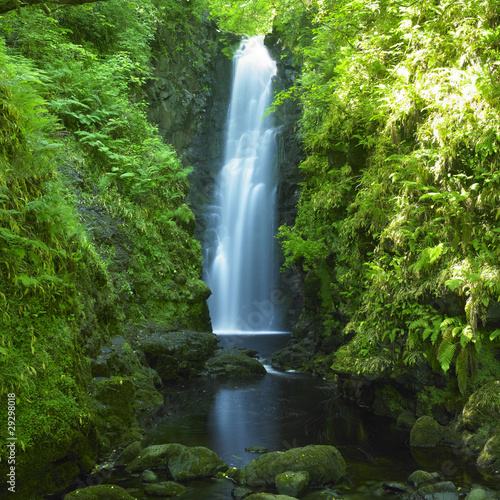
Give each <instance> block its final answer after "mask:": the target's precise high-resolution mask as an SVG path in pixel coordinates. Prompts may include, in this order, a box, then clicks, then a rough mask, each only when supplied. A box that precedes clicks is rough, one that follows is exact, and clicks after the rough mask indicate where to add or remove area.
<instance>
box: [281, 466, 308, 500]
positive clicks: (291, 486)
mask: <svg viewBox="0 0 500 500" xmlns="http://www.w3.org/2000/svg"><path fill="white" fill-rule="evenodd" d="M275 483H276V489H277V490H278V493H279V494H280V495H289V496H292V497H298V496H300V495H302V493H304V491H305V490H306V489H307V487H308V485H309V472H307V471H299V472H292V471H286V472H282V473H281V474H278V475H277V476H276V477H275Z"/></svg>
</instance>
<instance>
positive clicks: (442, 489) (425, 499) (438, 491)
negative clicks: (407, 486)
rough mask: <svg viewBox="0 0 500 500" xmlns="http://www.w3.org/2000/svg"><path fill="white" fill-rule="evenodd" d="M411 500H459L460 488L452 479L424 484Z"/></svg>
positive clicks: (411, 496)
mask: <svg viewBox="0 0 500 500" xmlns="http://www.w3.org/2000/svg"><path fill="white" fill-rule="evenodd" d="M410 500H458V489H457V487H456V486H455V485H454V484H453V483H452V482H451V481H443V482H441V483H435V484H428V485H427V486H422V487H421V488H419V489H418V490H417V491H416V492H415V493H413V494H411V495H410Z"/></svg>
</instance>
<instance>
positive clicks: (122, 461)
mask: <svg viewBox="0 0 500 500" xmlns="http://www.w3.org/2000/svg"><path fill="white" fill-rule="evenodd" d="M141 451H142V443H141V442H140V441H134V442H133V443H131V444H129V445H128V446H127V447H126V448H125V449H124V450H123V451H122V452H121V453H120V455H119V456H118V458H117V459H116V461H115V466H117V467H120V466H125V465H127V464H129V463H130V462H132V460H134V458H136V457H137V456H138V455H139V453H140V452H141Z"/></svg>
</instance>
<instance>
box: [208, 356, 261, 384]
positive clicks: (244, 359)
mask: <svg viewBox="0 0 500 500" xmlns="http://www.w3.org/2000/svg"><path fill="white" fill-rule="evenodd" d="M205 367H206V370H207V373H208V375H210V376H212V377H248V376H252V375H265V374H266V373H267V372H266V369H265V368H264V365H263V364H262V363H261V362H260V361H259V360H257V359H255V358H253V357H251V356H249V355H248V354H246V353H245V352H238V351H236V350H228V351H226V350H224V351H222V352H221V353H218V354H216V355H215V356H214V357H212V358H210V359H209V360H208V361H207V363H206V365H205Z"/></svg>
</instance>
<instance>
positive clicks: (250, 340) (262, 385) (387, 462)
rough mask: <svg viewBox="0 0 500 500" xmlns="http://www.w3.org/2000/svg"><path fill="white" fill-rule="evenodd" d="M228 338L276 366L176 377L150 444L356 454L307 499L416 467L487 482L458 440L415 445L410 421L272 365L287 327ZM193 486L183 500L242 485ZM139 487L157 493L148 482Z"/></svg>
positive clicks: (131, 481) (239, 460)
mask: <svg viewBox="0 0 500 500" xmlns="http://www.w3.org/2000/svg"><path fill="white" fill-rule="evenodd" d="M220 338H221V344H222V345H228V346H233V345H245V347H248V348H251V349H256V350H258V351H259V354H260V359H261V361H262V362H263V363H264V364H265V365H266V368H267V370H268V373H267V374H266V375H265V376H263V377H256V378H244V379H241V378H240V379H232V378H230V379H219V378H216V379H207V378H198V379H192V380H189V381H185V382H182V383H181V384H178V385H175V386H170V387H168V388H167V389H166V390H165V391H164V395H165V401H166V402H165V405H164V407H163V408H162V411H161V413H160V414H159V415H158V416H157V417H156V418H155V419H154V421H153V422H152V423H151V424H149V425H147V426H146V436H145V438H144V443H143V444H144V446H148V445H151V444H163V443H173V442H175V443H181V444H184V445H187V446H206V447H208V448H210V449H212V450H214V451H215V452H216V453H217V454H218V455H219V456H220V457H221V458H222V459H223V460H225V461H226V463H227V464H228V465H229V466H231V467H238V468H239V467H242V466H243V465H246V464H247V463H248V462H249V461H250V460H251V459H253V458H256V457H257V456H258V455H256V454H252V453H249V452H247V451H245V448H248V447H250V446H259V447H265V448H268V449H269V450H270V451H274V450H282V451H285V450H287V449H290V448H293V447H298V446H305V445H308V444H328V445H333V446H335V447H337V448H338V450H339V451H340V452H341V453H342V455H343V457H344V458H345V460H346V462H347V464H348V473H347V477H346V478H345V479H344V480H343V481H342V482H341V483H339V484H336V485H335V486H333V487H331V488H330V489H325V488H323V489H310V490H308V492H307V493H306V494H305V495H304V496H303V497H301V498H302V499H303V500H319V499H322V500H325V499H327V500H332V499H333V498H335V499H339V498H344V499H352V500H355V499H370V498H374V496H376V495H375V491H376V490H377V489H378V488H379V487H380V483H381V482H384V481H398V482H402V483H404V482H405V481H406V479H407V477H408V476H409V475H410V474H411V473H412V472H414V471H415V470H418V469H422V470H427V471H429V472H440V473H441V475H442V476H443V477H444V478H445V479H446V480H449V481H452V482H454V483H455V484H456V485H457V486H459V487H460V486H470V485H471V484H473V483H483V484H485V481H484V479H483V478H482V477H481V476H480V474H479V472H478V471H477V469H475V467H474V466H473V464H471V463H467V462H464V461H463V460H462V459H461V458H460V457H458V456H456V455H455V454H454V452H453V450H452V449H450V448H446V447H441V448H433V449H429V450H425V449H410V446H409V444H408V440H409V431H408V430H400V429H396V428H395V426H394V422H393V421H392V420H391V419H388V418H386V417H377V416H374V415H372V414H370V413H368V411H366V410H365V409H364V408H361V407H359V406H357V405H355V404H353V403H350V402H348V401H345V400H343V399H342V398H341V397H340V395H339V394H338V393H337V391H336V387H335V385H334V384H333V383H332V382H328V381H325V380H322V379H320V378H314V377H312V376H310V375H308V374H304V373H296V372H279V371H276V370H274V369H272V368H271V367H270V366H269V361H270V355H271V353H272V352H273V351H275V350H276V349H278V348H280V347H281V346H283V345H284V344H285V343H286V341H287V340H288V338H289V336H288V335H284V334H268V335H266V334H257V335H250V334H249V335H242V334H239V335H223V336H220ZM123 474H124V473H123ZM107 482H113V483H116V484H119V485H120V486H123V487H126V488H138V489H139V490H142V488H141V480H140V478H139V477H130V476H128V475H120V473H119V471H117V472H115V473H114V475H113V476H112V477H111V478H110V480H109V481H107ZM186 486H187V487H188V490H187V491H186V492H185V493H184V494H183V495H182V498H183V500H211V499H214V500H215V499H230V498H232V496H231V491H232V490H233V489H234V488H235V487H236V486H237V485H235V484H234V483H233V482H232V481H231V480H229V479H224V478H220V479H211V480H204V481H191V482H188V483H186ZM491 486H492V487H493V486H494V485H491ZM132 494H135V495H136V496H137V497H138V498H150V497H147V496H141V493H140V491H137V493H136V492H133V493H132ZM392 498H394V497H393V496H392Z"/></svg>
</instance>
